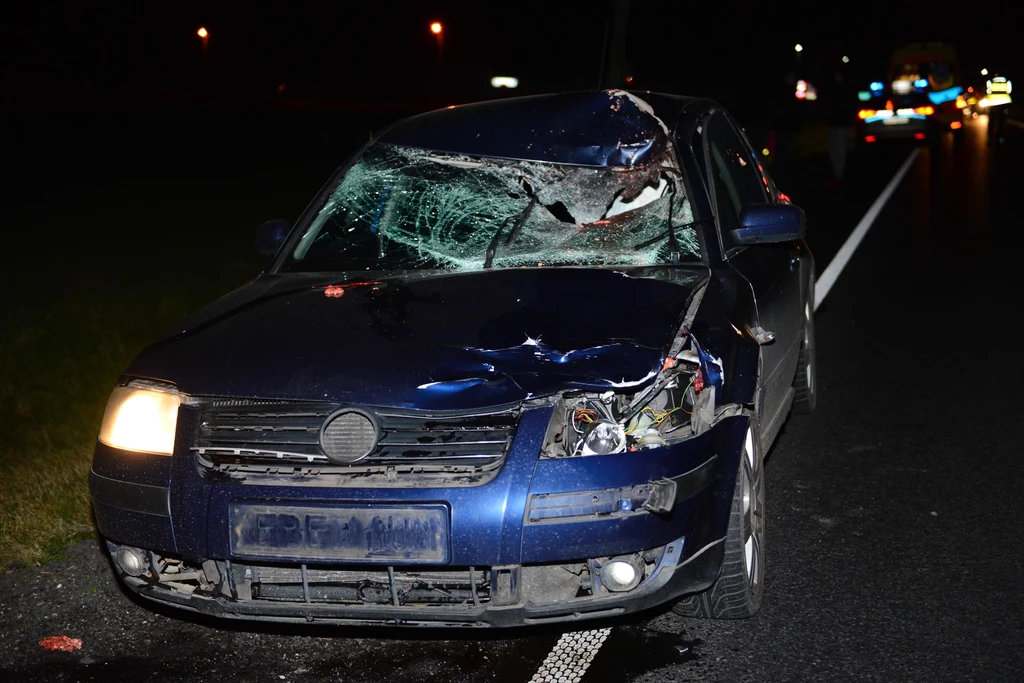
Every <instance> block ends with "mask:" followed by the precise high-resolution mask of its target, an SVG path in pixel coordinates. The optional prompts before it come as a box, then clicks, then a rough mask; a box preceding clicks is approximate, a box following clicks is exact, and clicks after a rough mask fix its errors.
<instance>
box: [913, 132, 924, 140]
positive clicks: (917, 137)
mask: <svg viewBox="0 0 1024 683" xmlns="http://www.w3.org/2000/svg"><path fill="white" fill-rule="evenodd" d="M914 139H915V140H924V133H914Z"/></svg>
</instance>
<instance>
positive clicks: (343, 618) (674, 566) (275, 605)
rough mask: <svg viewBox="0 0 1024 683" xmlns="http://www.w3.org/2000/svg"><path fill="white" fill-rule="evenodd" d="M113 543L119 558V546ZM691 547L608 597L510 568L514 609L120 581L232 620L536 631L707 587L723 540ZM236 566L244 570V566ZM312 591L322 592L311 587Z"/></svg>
mask: <svg viewBox="0 0 1024 683" xmlns="http://www.w3.org/2000/svg"><path fill="white" fill-rule="evenodd" d="M110 545H111V554H112V555H114V554H115V553H116V551H117V548H118V546H116V545H114V544H110ZM684 546H685V541H684V540H683V539H680V540H678V541H676V542H673V543H671V544H668V545H666V546H664V547H662V548H659V549H657V550H656V552H657V554H658V562H657V566H656V568H655V570H654V571H653V572H652V573H651V575H650V576H648V577H647V579H645V580H644V582H643V583H642V584H641V585H640V586H638V587H637V588H635V589H633V590H632V591H629V592H626V593H609V592H602V593H601V594H596V595H590V596H580V597H575V596H572V597H568V596H567V597H564V598H563V599H559V600H557V601H550V600H545V597H550V596H545V595H544V593H543V589H542V587H541V586H537V587H535V589H533V590H531V589H529V588H528V587H527V586H525V585H524V583H525V582H524V580H523V579H524V578H525V577H526V576H527V575H528V573H529V571H530V570H531V569H534V567H503V568H501V571H502V572H509V574H510V576H511V577H512V580H511V584H512V585H513V586H516V584H518V587H517V589H515V593H514V599H513V600H512V601H510V604H494V603H495V602H504V600H494V596H493V593H492V597H491V599H489V600H488V601H486V602H481V603H479V604H474V603H473V601H470V600H466V601H464V602H462V603H461V604H449V605H424V604H407V603H402V602H400V601H399V600H397V599H396V600H395V603H392V604H387V603H381V604H369V605H367V604H342V603H328V602H318V601H316V600H312V599H311V600H310V601H309V602H307V601H305V600H304V599H295V600H281V599H254V598H253V597H252V595H251V593H246V589H245V588H242V587H241V586H233V585H232V584H231V582H230V581H225V582H224V583H222V584H221V585H219V586H218V585H214V584H210V585H208V586H207V588H206V590H205V591H204V590H203V589H202V588H201V587H194V586H192V585H186V584H180V583H176V582H175V581H174V577H173V576H172V577H169V578H168V579H167V580H166V581H162V582H154V581H153V580H152V579H151V578H149V577H147V578H140V577H131V576H124V575H122V576H121V578H122V580H123V581H124V582H125V585H126V586H127V587H128V588H130V589H131V590H132V591H134V592H135V593H136V594H138V595H139V596H141V597H143V598H145V599H148V600H153V601H154V602H159V603H162V604H165V605H171V606H174V607H179V608H183V609H186V610H188V611H192V612H197V613H200V614H204V615H209V616H214V617H221V618H228V619H243V620H259V621H276V622H289V623H330V624H339V625H365V626H412V627H424V626H434V627H516V626H535V625H541V624H548V623H563V622H576V621H585V620H591V619H601V618H611V617H620V616H624V615H626V614H631V613H635V612H639V611H643V610H646V609H650V608H653V607H656V606H658V605H661V604H663V603H666V602H669V601H671V600H673V599H675V598H678V597H679V596H681V595H684V594H687V593H693V592H698V591H701V590H704V589H706V588H708V587H709V586H711V584H712V583H714V580H715V578H717V576H718V573H719V571H720V568H721V564H722V553H723V540H719V541H716V542H714V543H712V544H710V545H708V546H706V547H705V548H702V549H700V551H699V552H697V553H695V554H693V555H692V556H691V557H690V558H689V559H687V560H685V561H684V562H677V559H678V558H679V557H681V556H682V555H683V548H684ZM231 566H232V567H233V569H234V571H235V573H238V567H239V565H237V564H232V565H231ZM224 567H225V564H220V569H219V571H220V572H223V571H224ZM554 568H555V567H554V566H551V567H542V568H540V569H554ZM559 568H560V569H561V567H559ZM225 578H226V577H225ZM239 588H241V592H242V593H244V595H243V596H242V597H240V596H239V595H238V592H237V591H239ZM249 589H250V590H251V586H250V587H249ZM309 591H310V593H314V592H315V591H314V590H313V589H312V588H311V589H309Z"/></svg>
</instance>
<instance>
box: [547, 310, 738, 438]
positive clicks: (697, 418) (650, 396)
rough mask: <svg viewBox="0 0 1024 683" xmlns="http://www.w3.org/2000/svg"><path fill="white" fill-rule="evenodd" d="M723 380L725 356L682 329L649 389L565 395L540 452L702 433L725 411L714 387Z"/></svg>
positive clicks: (717, 386)
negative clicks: (708, 349) (709, 350)
mask: <svg viewBox="0 0 1024 683" xmlns="http://www.w3.org/2000/svg"><path fill="white" fill-rule="evenodd" d="M723 381H724V380H723V377H722V361H721V359H719V358H715V357H713V356H711V355H709V354H708V353H706V352H705V351H704V350H703V349H702V348H701V346H700V345H699V344H698V343H697V340H696V339H694V338H693V337H691V336H689V335H688V333H686V332H685V329H684V330H683V333H682V335H681V336H680V337H679V338H678V339H677V342H676V343H674V344H673V346H672V348H671V349H670V351H669V354H668V355H667V356H666V358H665V360H664V361H663V364H662V369H661V371H660V372H659V373H658V374H657V378H656V379H655V381H654V382H653V383H651V384H650V385H649V386H648V387H647V388H645V389H643V390H641V391H638V392H636V393H634V394H625V393H618V392H615V391H606V392H604V393H603V394H596V393H589V392H569V393H565V394H562V396H561V397H560V398H559V400H558V402H557V403H556V404H555V409H554V412H553V414H552V417H551V422H550V423H549V424H548V430H547V433H546V434H545V437H544V445H543V447H542V451H541V457H542V458H566V457H579V456H590V455H611V454H614V453H624V452H632V451H641V450H649V449H653V448H662V447H664V446H670V445H672V444H674V443H678V442H680V441H682V440H684V439H686V438H689V437H690V436H694V435H697V434H702V433H703V432H704V431H706V430H707V429H709V428H710V426H711V424H712V422H713V421H714V420H715V419H716V418H717V416H719V415H721V414H722V412H721V408H720V407H718V408H716V389H717V388H719V387H720V386H721V384H722V382H723Z"/></svg>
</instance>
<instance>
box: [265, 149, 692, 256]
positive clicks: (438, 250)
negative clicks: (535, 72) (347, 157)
mask: <svg viewBox="0 0 1024 683" xmlns="http://www.w3.org/2000/svg"><path fill="white" fill-rule="evenodd" d="M673 158H674V157H673V156H672V154H671V150H670V149H669V150H667V152H666V154H664V155H663V160H662V161H660V162H657V163H651V164H648V165H647V166H645V167H642V168H592V167H584V166H571V165H563V164H551V163H542V162H535V161H512V160H505V159H489V158H472V157H467V156H459V155H450V154H441V153H436V152H429V151H426V150H421V149H414V148H409V147H398V146H391V145H385V144H377V145H374V146H372V147H370V148H369V149H368V150H367V151H366V152H365V153H364V155H363V156H362V157H361V158H360V160H359V161H358V162H357V163H356V164H355V165H353V166H352V168H351V169H349V171H348V172H347V173H346V174H345V176H344V177H343V178H342V179H341V181H340V182H339V183H338V185H337V186H336V187H335V188H334V190H333V191H332V192H331V195H330V197H329V198H328V199H327V201H326V203H325V204H324V206H323V207H322V208H321V209H320V212H319V213H318V214H317V216H316V217H315V219H314V220H313V221H312V222H311V223H310V225H309V227H308V228H307V229H306V231H305V233H304V234H303V235H302V237H301V239H300V240H299V242H298V244H297V245H296V247H295V248H294V249H293V251H292V253H291V255H290V257H289V260H288V262H287V263H286V264H285V265H284V268H283V269H284V270H289V271H385V272H386V271H396V270H417V269H438V270H453V271H467V270H478V269H481V268H490V267H493V268H503V267H520V266H534V267H537V266H597V265H603V266H647V265H655V264H663V263H669V262H671V252H672V240H671V238H670V233H669V220H670V218H671V224H672V226H673V227H674V235H675V242H676V247H675V249H676V250H677V253H678V254H679V256H678V258H679V260H680V261H694V260H699V259H700V248H699V245H698V241H697V235H696V233H695V231H694V229H693V226H692V225H691V221H692V220H693V217H692V212H691V209H690V205H689V202H688V201H687V199H686V196H685V189H684V184H683V182H682V178H681V177H680V172H679V171H678V169H677V168H675V166H674V161H671V160H672V159H673Z"/></svg>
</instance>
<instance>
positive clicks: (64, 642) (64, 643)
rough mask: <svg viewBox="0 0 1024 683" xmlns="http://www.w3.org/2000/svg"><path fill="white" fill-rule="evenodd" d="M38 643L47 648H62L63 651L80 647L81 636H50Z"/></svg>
mask: <svg viewBox="0 0 1024 683" xmlns="http://www.w3.org/2000/svg"><path fill="white" fill-rule="evenodd" d="M39 644H40V645H42V646H43V647H45V648H46V649H47V650H63V651H64V652H73V651H74V650H81V649H82V639H81V638H69V637H68V636H50V637H49V638H43V639H42V640H40V641H39Z"/></svg>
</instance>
